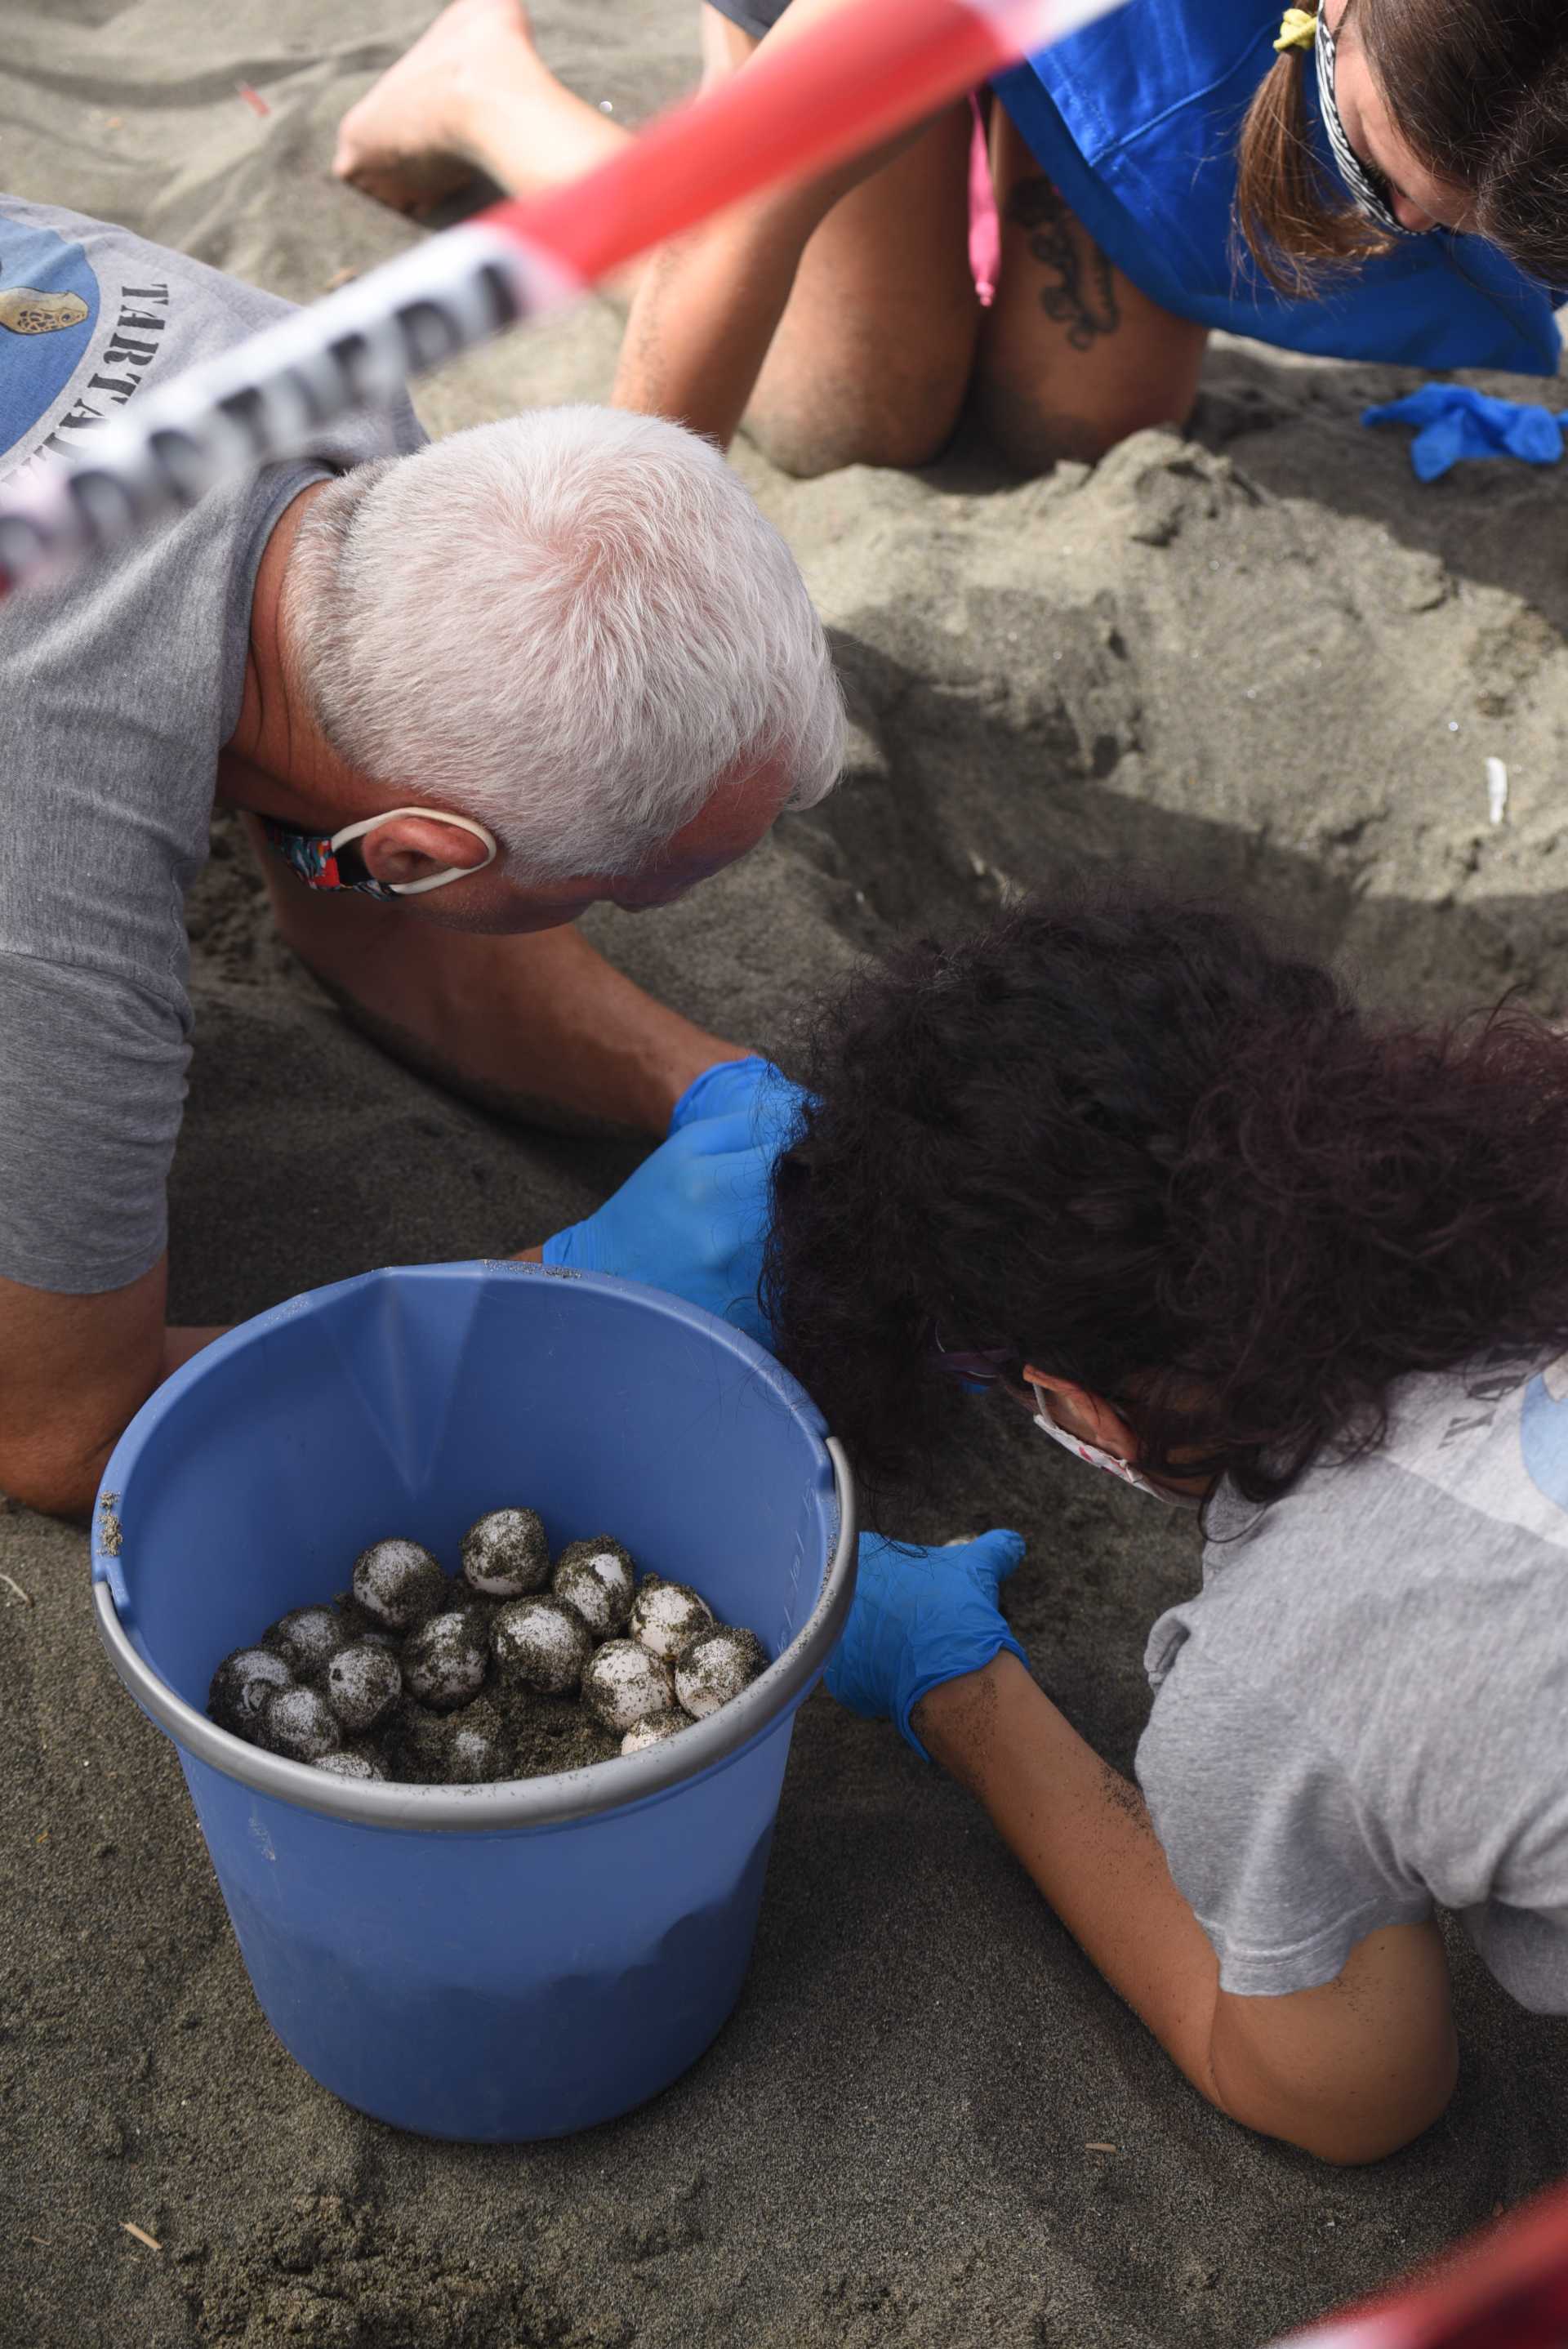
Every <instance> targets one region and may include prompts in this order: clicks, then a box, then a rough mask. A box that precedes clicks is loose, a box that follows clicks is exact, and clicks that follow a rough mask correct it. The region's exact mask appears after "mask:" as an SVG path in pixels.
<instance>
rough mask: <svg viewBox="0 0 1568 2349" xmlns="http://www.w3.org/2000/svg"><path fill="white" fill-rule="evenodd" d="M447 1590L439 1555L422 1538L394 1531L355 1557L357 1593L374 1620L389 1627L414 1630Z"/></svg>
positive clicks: (356, 1596)
mask: <svg viewBox="0 0 1568 2349" xmlns="http://www.w3.org/2000/svg"><path fill="white" fill-rule="evenodd" d="M446 1594H447V1578H446V1575H445V1574H444V1573H443V1572H442V1569H441V1563H440V1560H439V1559H438V1558H435V1557H431V1555H430V1553H429V1551H428V1549H427V1548H426V1547H425V1546H424V1544H423V1543H422V1542H417V1541H405V1540H404V1539H403V1538H402V1537H401V1536H399V1535H394V1536H392V1537H390V1538H389V1539H387V1540H386V1541H378V1542H372V1543H371V1544H370V1547H368V1549H362V1550H361V1551H360V1553H359V1556H358V1557H356V1559H355V1561H354V1596H355V1599H356V1602H357V1604H358V1605H359V1606H360V1607H362V1608H363V1609H364V1610H365V1612H366V1615H368V1616H369V1617H371V1619H372V1620H373V1621H375V1622H377V1623H379V1624H380V1625H381V1626H382V1627H383V1629H384V1630H388V1631H411V1630H413V1628H414V1626H415V1624H416V1623H418V1621H419V1620H420V1619H421V1618H422V1617H424V1616H426V1615H433V1614H434V1613H435V1611H436V1609H437V1608H438V1607H439V1605H440V1604H441V1601H442V1599H444V1598H445V1597H446Z"/></svg>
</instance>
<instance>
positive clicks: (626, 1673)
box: [583, 1640, 675, 1730]
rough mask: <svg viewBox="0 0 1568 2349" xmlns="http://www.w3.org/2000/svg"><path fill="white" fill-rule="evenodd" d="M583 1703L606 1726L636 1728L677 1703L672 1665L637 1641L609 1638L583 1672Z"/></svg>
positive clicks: (607, 1727)
mask: <svg viewBox="0 0 1568 2349" xmlns="http://www.w3.org/2000/svg"><path fill="white" fill-rule="evenodd" d="M674 1702H675V1683H674V1682H673V1681H672V1679H671V1678H670V1672H669V1667H668V1666H667V1665H666V1664H663V1663H661V1662H660V1661H659V1659H658V1658H657V1657H656V1656H651V1655H650V1654H649V1653H648V1651H647V1650H646V1648H645V1647H642V1646H640V1645H639V1644H638V1642H637V1641H636V1640H605V1642H604V1644H603V1647H602V1648H601V1649H599V1650H598V1651H597V1653H596V1654H595V1655H594V1656H593V1660H592V1661H591V1662H590V1663H589V1666H588V1669H587V1671H585V1672H584V1673H583V1703H584V1704H585V1705H586V1706H587V1708H588V1710H589V1712H590V1713H593V1716H594V1718H595V1720H598V1721H602V1722H603V1724H604V1726H605V1728H606V1729H621V1730H625V1729H634V1728H635V1727H636V1724H637V1723H638V1722H639V1721H644V1720H645V1719H646V1718H647V1716H648V1715H649V1714H650V1713H667V1712H669V1711H670V1709H671V1707H672V1706H673V1704H674Z"/></svg>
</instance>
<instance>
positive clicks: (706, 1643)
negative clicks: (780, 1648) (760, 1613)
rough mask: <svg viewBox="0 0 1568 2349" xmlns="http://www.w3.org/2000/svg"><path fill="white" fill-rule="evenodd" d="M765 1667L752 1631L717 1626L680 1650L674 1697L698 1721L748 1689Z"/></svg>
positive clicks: (699, 1633) (758, 1644) (762, 1652)
mask: <svg viewBox="0 0 1568 2349" xmlns="http://www.w3.org/2000/svg"><path fill="white" fill-rule="evenodd" d="M767 1664H768V1657H767V1652H766V1651H765V1650H764V1648H763V1645H762V1642H761V1640H759V1639H758V1636H757V1634H756V1632H755V1631H743V1630H737V1629H734V1628H732V1627H731V1626H730V1625H729V1624H727V1623H719V1624H717V1625H716V1626H715V1628H714V1629H713V1630H711V1631H699V1632H698V1634H697V1636H696V1639H695V1640H692V1641H691V1642H690V1644H689V1645H688V1646H686V1648H683V1649H682V1651H681V1654H680V1659H679V1661H678V1662H677V1663H676V1696H677V1697H678V1698H679V1699H680V1701H681V1703H682V1704H683V1705H684V1706H685V1708H686V1712H687V1713H692V1714H693V1715H695V1717H696V1719H697V1720H698V1721H700V1720H702V1719H703V1717H704V1715H705V1714H707V1713H717V1711H718V1710H719V1707H720V1706H721V1705H726V1704H728V1703H729V1702H730V1701H731V1699H732V1698H735V1697H738V1695H739V1694H740V1692H741V1690H742V1689H743V1688H748V1687H749V1686H750V1684H751V1682H753V1681H754V1680H755V1679H756V1678H757V1675H758V1672H760V1671H765V1670H766V1669H767Z"/></svg>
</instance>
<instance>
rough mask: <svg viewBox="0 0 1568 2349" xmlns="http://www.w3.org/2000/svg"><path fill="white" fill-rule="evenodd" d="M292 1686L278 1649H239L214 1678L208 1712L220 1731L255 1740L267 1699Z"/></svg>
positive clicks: (209, 1695)
mask: <svg viewBox="0 0 1568 2349" xmlns="http://www.w3.org/2000/svg"><path fill="white" fill-rule="evenodd" d="M293 1685H294V1673H293V1671H291V1669H290V1667H289V1662H288V1659H287V1657H286V1656H283V1655H280V1654H279V1652H278V1651H277V1650H276V1649H275V1648H263V1647H260V1646H257V1647H254V1648H236V1649H235V1650H234V1651H233V1653H232V1655H228V1656H225V1657H224V1659H223V1661H222V1663H221V1664H220V1665H219V1667H218V1669H217V1671H215V1672H214V1673H213V1675H212V1682H211V1687H210V1688H209V1690H208V1692H207V1711H208V1713H209V1715H210V1716H211V1719H212V1720H213V1721H215V1722H216V1723H218V1726H219V1728H220V1729H228V1730H232V1732H233V1733H234V1735H235V1736H236V1737H253V1736H254V1735H255V1734H256V1733H257V1731H258V1730H259V1728H260V1726H261V1719H262V1714H263V1711H264V1710H265V1707H266V1702H267V1699H268V1698H269V1697H270V1696H272V1695H273V1694H274V1693H275V1692H276V1691H277V1690H279V1689H285V1688H292V1687H293Z"/></svg>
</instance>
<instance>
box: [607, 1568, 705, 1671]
mask: <svg viewBox="0 0 1568 2349" xmlns="http://www.w3.org/2000/svg"><path fill="white" fill-rule="evenodd" d="M712 1623H713V1609H712V1608H711V1607H709V1606H708V1604H707V1600H706V1599H699V1598H698V1597H697V1595H696V1591H695V1590H691V1589H688V1588H687V1587H686V1584H685V1583H684V1582H665V1581H662V1580H661V1579H660V1578H659V1577H658V1576H657V1575H652V1574H651V1575H649V1577H648V1578H647V1580H646V1581H645V1583H644V1584H643V1585H642V1587H641V1588H640V1589H639V1590H638V1592H637V1595H636V1597H635V1598H634V1599H633V1601H632V1616H631V1621H630V1623H629V1624H628V1626H627V1629H628V1630H629V1631H630V1632H631V1635H632V1637H633V1639H634V1640H640V1641H641V1643H642V1645H643V1646H644V1647H645V1648H646V1650H647V1651H648V1653H649V1654H650V1655H651V1656H657V1657H658V1658H659V1659H660V1660H661V1661H662V1662H664V1663H666V1664H673V1663H674V1662H675V1660H676V1657H677V1656H678V1655H679V1654H680V1651H681V1650H682V1649H683V1648H684V1647H686V1645H687V1644H688V1642H689V1641H691V1640H695V1639H696V1635H697V1633H698V1632H699V1631H706V1630H709V1629H710V1628H711V1626H712Z"/></svg>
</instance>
